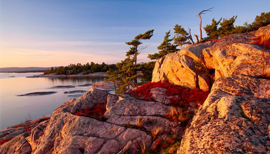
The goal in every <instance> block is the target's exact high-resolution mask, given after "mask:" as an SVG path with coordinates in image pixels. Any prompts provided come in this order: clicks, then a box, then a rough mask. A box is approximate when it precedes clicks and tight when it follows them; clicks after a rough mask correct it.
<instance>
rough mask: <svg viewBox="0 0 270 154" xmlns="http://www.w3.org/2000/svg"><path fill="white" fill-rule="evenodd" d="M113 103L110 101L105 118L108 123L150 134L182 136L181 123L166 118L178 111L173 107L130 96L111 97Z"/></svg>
mask: <svg viewBox="0 0 270 154" xmlns="http://www.w3.org/2000/svg"><path fill="white" fill-rule="evenodd" d="M110 98H111V99H113V101H110V100H109V101H108V104H107V107H106V108H107V111H106V113H105V117H106V118H108V119H107V122H110V123H114V124H118V125H122V126H129V127H135V128H141V129H144V130H146V131H147V132H149V133H150V134H154V133H156V134H155V135H154V136H155V137H157V136H158V135H159V134H162V135H164V134H166V135H168V136H170V135H173V134H174V135H177V136H182V129H183V128H182V127H181V122H174V121H172V120H170V119H168V118H166V116H165V115H166V114H170V113H171V112H174V111H176V110H177V109H176V108H175V107H172V106H168V105H165V104H163V103H161V102H153V101H143V100H138V99H135V98H133V97H130V96H126V97H123V96H122V97H121V96H119V97H118V99H115V98H113V97H110Z"/></svg>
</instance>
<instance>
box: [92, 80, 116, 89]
mask: <svg viewBox="0 0 270 154" xmlns="http://www.w3.org/2000/svg"><path fill="white" fill-rule="evenodd" d="M92 87H93V88H98V89H102V90H114V84H113V82H111V81H100V82H96V83H93V84H92Z"/></svg>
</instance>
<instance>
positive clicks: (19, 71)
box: [0, 70, 45, 73]
mask: <svg viewBox="0 0 270 154" xmlns="http://www.w3.org/2000/svg"><path fill="white" fill-rule="evenodd" d="M44 72H45V71H44V70H42V71H41V70H40V71H0V73H44Z"/></svg>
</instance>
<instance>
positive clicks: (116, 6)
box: [0, 0, 270, 67]
mask: <svg viewBox="0 0 270 154" xmlns="http://www.w3.org/2000/svg"><path fill="white" fill-rule="evenodd" d="M269 6H270V1H269V0H256V1H255V0H226V1H225V0H224V1H217V0H166V1H165V0H43V1H42V0H0V67H33V66H35V67H51V66H66V65H69V64H71V63H75V64H76V63H81V64H85V63H87V62H95V63H102V62H105V63H107V64H112V63H117V62H120V61H121V60H123V59H124V58H125V53H126V51H128V50H129V46H128V45H126V44H125V42H128V41H131V40H133V39H134V37H135V36H136V35H138V34H140V33H144V32H145V31H147V30H150V29H154V36H153V37H152V38H151V39H150V40H145V41H143V44H142V47H146V48H145V49H144V50H143V51H141V53H140V55H139V57H138V61H139V62H146V61H149V59H148V58H147V55H148V54H153V53H155V52H157V51H158V50H157V46H158V45H159V44H160V43H161V42H162V41H163V38H164V36H165V32H167V31H169V30H171V32H173V27H174V25H175V24H179V25H182V26H183V27H184V28H186V29H188V28H190V29H191V30H192V34H197V35H199V18H198V17H197V16H196V14H198V13H199V12H200V11H201V10H203V9H208V8H211V7H214V8H213V9H212V11H211V12H206V13H205V14H203V15H202V18H203V26H205V25H206V24H210V23H211V20H212V18H215V19H219V18H220V17H224V18H230V17H232V16H234V15H237V16H238V17H237V20H236V22H235V25H243V24H244V23H245V22H248V23H251V22H252V21H254V19H255V17H256V15H260V13H261V12H269V11H270V8H269ZM203 36H206V35H205V33H203Z"/></svg>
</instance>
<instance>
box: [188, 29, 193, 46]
mask: <svg viewBox="0 0 270 154" xmlns="http://www.w3.org/2000/svg"><path fill="white" fill-rule="evenodd" d="M188 31H189V39H190V41H191V43H192V44H194V41H193V39H192V35H191V29H190V28H188Z"/></svg>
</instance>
